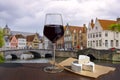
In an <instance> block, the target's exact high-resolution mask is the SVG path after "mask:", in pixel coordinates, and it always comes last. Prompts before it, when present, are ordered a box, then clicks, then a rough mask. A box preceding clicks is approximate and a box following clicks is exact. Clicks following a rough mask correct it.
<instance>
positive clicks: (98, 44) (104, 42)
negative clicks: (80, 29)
mask: <svg viewBox="0 0 120 80" xmlns="http://www.w3.org/2000/svg"><path fill="white" fill-rule="evenodd" d="M116 23H117V21H114V20H101V19H97V18H96V20H95V23H93V20H91V23H89V25H88V30H87V48H94V49H106V50H107V49H110V48H117V49H120V32H115V31H112V30H110V28H109V26H110V25H111V24H116Z"/></svg>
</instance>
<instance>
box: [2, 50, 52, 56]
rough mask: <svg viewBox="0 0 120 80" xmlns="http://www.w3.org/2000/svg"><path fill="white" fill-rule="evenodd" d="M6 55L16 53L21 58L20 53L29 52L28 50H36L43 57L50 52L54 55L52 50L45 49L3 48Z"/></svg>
mask: <svg viewBox="0 0 120 80" xmlns="http://www.w3.org/2000/svg"><path fill="white" fill-rule="evenodd" d="M1 52H3V55H4V57H5V56H7V55H10V54H14V55H16V56H17V57H18V58H20V55H21V54H23V53H28V52H34V53H37V54H40V56H41V57H45V55H47V54H49V55H52V51H51V50H45V49H14V50H13V49H12V50H2V51H1Z"/></svg>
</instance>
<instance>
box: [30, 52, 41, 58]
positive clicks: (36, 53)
mask: <svg viewBox="0 0 120 80" xmlns="http://www.w3.org/2000/svg"><path fill="white" fill-rule="evenodd" d="M29 52H30V53H31V54H32V55H33V56H34V59H36V58H41V55H40V53H38V52H36V51H29Z"/></svg>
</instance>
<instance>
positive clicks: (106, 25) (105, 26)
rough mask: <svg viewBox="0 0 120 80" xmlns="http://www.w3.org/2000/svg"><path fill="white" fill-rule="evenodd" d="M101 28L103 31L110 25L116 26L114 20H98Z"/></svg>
mask: <svg viewBox="0 0 120 80" xmlns="http://www.w3.org/2000/svg"><path fill="white" fill-rule="evenodd" d="M98 21H99V23H100V25H101V27H102V28H103V30H109V26H110V25H111V24H116V23H117V21H114V20H101V19H98Z"/></svg>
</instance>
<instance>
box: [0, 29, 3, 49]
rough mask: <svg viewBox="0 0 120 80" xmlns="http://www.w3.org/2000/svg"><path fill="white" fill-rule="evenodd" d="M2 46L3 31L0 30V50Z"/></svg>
mask: <svg viewBox="0 0 120 80" xmlns="http://www.w3.org/2000/svg"><path fill="white" fill-rule="evenodd" d="M3 45H4V36H3V30H2V29H0V48H1V47H2V46H3Z"/></svg>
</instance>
